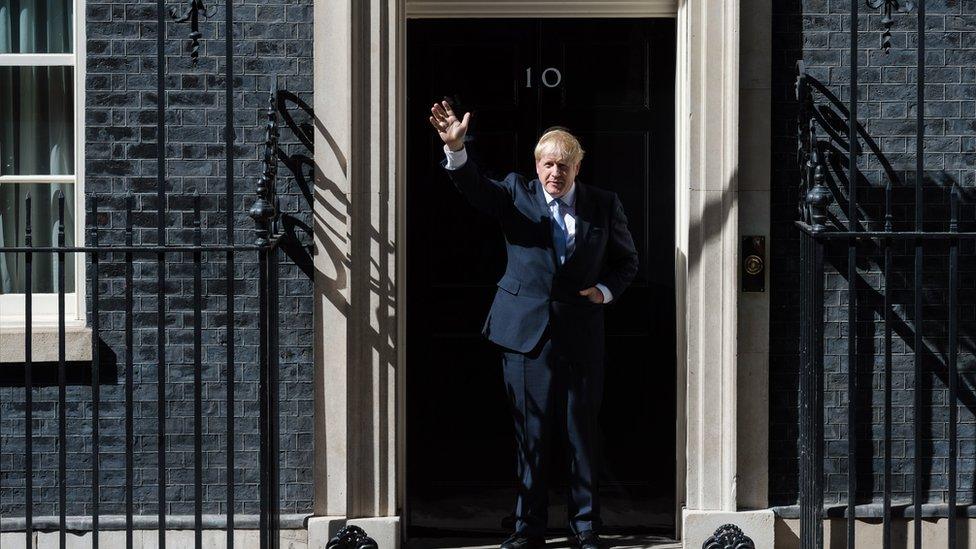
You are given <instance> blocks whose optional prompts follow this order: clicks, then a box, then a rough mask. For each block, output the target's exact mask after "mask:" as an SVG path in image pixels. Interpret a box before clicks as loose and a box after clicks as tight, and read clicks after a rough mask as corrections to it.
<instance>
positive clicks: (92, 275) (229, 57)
mask: <svg viewBox="0 0 976 549" xmlns="http://www.w3.org/2000/svg"><path fill="white" fill-rule="evenodd" d="M157 9H158V20H157V23H158V25H159V28H160V29H164V28H165V25H166V20H165V18H166V15H167V14H168V13H169V11H168V10H167V9H166V6H165V3H164V2H163V0H159V1H158V3H157ZM225 13H226V21H225V23H226V27H225V28H226V29H228V31H227V32H225V36H226V47H225V54H224V55H225V63H224V66H225V69H226V74H225V83H226V113H225V115H226V125H225V134H224V137H225V141H226V147H225V150H226V152H225V154H226V159H225V160H226V163H225V166H226V198H227V209H228V211H227V212H226V218H227V219H226V243H225V244H216V245H212V244H207V245H205V244H204V243H203V231H202V224H201V219H202V214H203V212H202V207H201V197H200V196H199V195H197V194H195V193H194V194H192V195H190V196H188V197H184V198H185V200H184V201H188V202H190V203H192V208H193V214H192V228H191V230H192V235H193V236H192V243H189V244H185V243H184V244H170V243H167V240H166V214H167V211H166V205H167V198H168V197H167V191H166V178H167V171H166V153H165V151H166V122H165V120H166V117H165V110H166V104H165V98H166V74H165V72H166V69H165V67H166V62H165V53H164V50H165V43H164V42H165V36H166V34H167V33H166V32H164V31H162V30H160V31H159V32H157V70H158V72H157V77H158V80H157V94H158V95H157V97H158V98H159V100H158V102H157V128H156V130H157V134H156V135H157V143H156V150H157V154H158V156H157V177H156V182H157V188H158V190H157V195H156V198H157V211H156V220H157V226H156V242H155V243H152V244H134V243H133V242H134V239H133V233H134V231H135V230H137V229H139V227H135V226H134V214H136V213H137V212H135V206H134V195H133V194H132V193H131V191H130V192H129V193H128V194H127V195H126V196H125V198H124V207H123V208H122V209H123V210H124V212H125V228H124V243H123V244H118V243H113V244H101V243H100V242H99V236H100V233H102V232H103V231H101V230H99V227H98V225H99V220H100V219H101V216H102V215H103V214H105V213H106V212H104V211H103V210H100V204H101V203H102V201H103V200H106V201H107V200H112V199H113V198H112V197H109V196H104V197H103V196H98V195H95V194H91V195H89V200H88V209H89V212H88V213H89V217H88V219H90V220H91V223H90V226H89V227H88V232H89V238H88V243H87V244H85V245H79V246H69V245H66V244H65V242H66V239H65V234H66V230H67V229H66V216H65V207H66V204H65V195H64V194H63V193H62V192H60V191H58V192H57V194H56V195H55V196H56V200H57V209H58V219H57V222H56V235H57V243H56V245H52V246H35V245H34V244H33V241H34V239H33V231H34V230H35V225H36V221H37V220H33V219H31V211H32V208H31V197H30V196H29V195H28V196H27V197H26V200H25V203H24V207H25V212H26V216H25V220H26V223H25V224H24V234H23V237H24V240H23V242H24V245H23V246H3V247H0V257H3V255H6V254H13V255H15V256H18V255H19V256H21V257H23V260H24V261H23V263H24V268H25V271H26V272H25V278H24V287H23V298H24V304H25V308H24V325H23V328H24V364H23V366H24V370H23V371H24V379H23V383H24V414H25V421H24V429H25V431H24V435H25V448H24V470H23V473H24V478H25V486H24V492H23V495H24V507H23V509H24V513H25V514H24V516H23V524H24V528H23V529H24V534H25V536H26V544H27V546H29V547H30V546H33V542H32V539H33V536H34V533H35V517H34V511H33V510H34V501H33V494H34V486H33V478H34V465H35V459H36V456H35V452H34V448H33V434H34V433H33V429H34V427H33V426H34V413H35V406H34V402H33V396H34V392H35V389H36V387H35V384H34V373H35V361H34V360H33V357H32V337H33V335H34V334H33V332H34V320H33V317H34V314H33V313H34V311H33V310H32V309H33V301H34V296H35V292H34V288H33V284H32V278H33V277H32V268H33V265H34V262H35V260H36V259H37V258H38V257H39V256H42V255H44V254H49V256H50V255H53V256H54V257H56V259H55V262H56V267H57V277H56V278H57V280H56V283H55V285H56V289H55V293H56V294H57V303H58V326H57V340H58V349H57V357H58V358H57V387H58V399H57V422H58V428H57V454H58V458H57V470H58V477H57V483H58V490H57V494H58V508H59V510H60V511H59V513H60V514H59V516H58V530H59V535H60V546H61V547H62V548H64V547H65V546H66V544H67V533H68V532H69V528H68V516H67V514H66V509H67V503H68V495H69V486H68V482H67V474H68V471H69V467H68V440H69V436H71V437H78V436H84V435H88V436H90V442H91V453H90V459H91V493H90V506H91V507H90V508H91V530H92V537H91V540H92V546H93V547H96V548H97V547H98V544H99V535H98V534H99V531H100V517H101V509H100V503H101V502H102V498H101V489H102V487H101V474H100V470H99V467H100V461H101V460H102V459H103V458H104V456H103V452H102V448H101V446H100V443H101V442H102V438H103V436H102V434H101V433H100V432H99V419H100V415H101V413H102V412H101V409H100V406H101V383H102V378H101V374H102V372H101V371H100V370H101V364H102V360H101V357H100V356H99V353H100V341H101V335H102V334H101V326H100V324H99V320H100V318H101V317H102V314H101V312H100V307H101V306H102V302H103V298H102V296H101V295H100V287H101V286H100V277H101V276H102V271H103V270H104V267H103V266H102V261H103V260H105V259H106V258H113V259H114V260H115V262H116V263H117V258H119V257H122V258H123V259H124V269H123V270H124V273H123V275H122V276H123V278H124V291H123V292H124V296H123V298H122V316H123V317H124V346H125V349H126V352H125V365H124V377H125V386H124V448H125V463H124V509H125V532H126V547H132V546H133V531H134V520H133V519H134V517H135V511H134V503H135V499H134V497H135V495H134V487H135V486H136V479H135V476H134V468H135V464H134V462H133V460H134V456H135V452H134V450H135V448H134V440H135V437H136V433H135V427H136V426H135V419H134V418H135V414H134V406H135V400H134V394H135V392H136V389H137V387H136V381H134V380H135V379H136V376H135V375H134V374H135V372H134V361H133V354H134V353H133V349H134V341H133V336H134V328H133V317H134V311H133V304H134V301H135V299H136V298H137V297H138V296H136V295H135V286H136V284H135V283H134V268H135V266H137V265H139V264H140V262H139V261H138V259H139V258H142V263H146V261H145V258H146V257H147V254H148V257H152V256H153V255H155V261H156V264H157V268H156V271H157V273H156V276H157V278H156V294H155V297H156V317H155V324H156V341H155V344H156V371H157V379H156V384H157V394H156V397H157V400H158V402H157V413H158V416H157V424H156V426H155V427H156V445H157V463H156V466H157V493H156V495H157V502H156V504H157V507H158V520H157V524H156V527H157V528H158V536H159V537H158V539H159V542H158V545H159V547H160V548H161V549H162V548H165V547H166V540H167V538H166V531H167V517H168V512H167V509H168V507H167V503H168V502H167V488H168V482H167V469H168V467H167V439H168V436H170V434H168V433H167V426H166V421H167V396H168V395H167V381H168V378H167V364H166V356H167V355H166V342H167V329H168V328H169V327H170V326H168V322H167V319H166V315H167V309H166V303H167V301H166V299H167V297H168V296H167V293H166V287H167V286H166V272H167V265H168V264H169V263H170V262H173V261H179V260H181V259H182V258H183V257H187V256H189V257H191V258H192V273H193V283H192V290H191V292H192V296H191V297H192V301H193V307H192V308H193V314H192V323H193V336H192V338H193V343H192V349H193V351H192V353H193V367H194V372H193V381H192V385H193V395H192V399H193V413H192V419H193V435H192V439H193V451H192V453H193V477H194V478H193V481H192V484H193V501H194V513H193V517H194V518H193V528H194V531H195V536H194V539H195V546H196V547H197V548H199V547H201V546H202V543H203V530H204V519H203V509H204V488H205V485H206V482H207V481H205V471H204V455H203V452H204V438H203V437H204V435H203V428H202V426H203V422H204V421H205V420H206V419H207V418H206V416H205V414H204V410H203V398H204V395H203V392H202V391H203V383H204V380H203V379H202V372H203V370H204V363H203V346H202V335H203V327H204V320H203V313H204V307H205V305H204V303H205V302H206V300H205V299H204V297H205V296H206V294H205V292H204V287H203V276H202V273H203V271H204V268H205V267H204V258H205V257H206V258H207V261H208V262H209V261H210V260H211V259H212V258H216V257H222V258H223V259H224V273H225V276H226V278H225V282H226V286H225V292H226V293H225V297H226V307H225V308H224V309H222V310H221V311H220V312H221V313H225V316H224V326H222V327H221V328H223V329H225V330H226V332H225V334H226V335H225V338H226V339H225V340H224V346H225V351H226V363H225V367H224V370H223V372H222V380H221V382H222V385H223V387H224V388H225V390H226V429H225V431H226V432H225V433H224V434H225V436H226V449H225V452H224V455H225V457H226V481H225V486H224V487H225V490H226V492H225V502H224V503H225V504H226V515H225V516H226V535H227V537H226V543H227V547H228V548H232V547H234V544H235V539H234V530H235V509H236V504H235V498H236V488H237V486H238V484H239V482H240V479H238V478H235V471H236V466H235V461H234V458H235V452H236V451H237V449H236V448H235V442H237V441H238V437H237V434H236V433H235V419H236V417H235V415H236V414H235V410H236V409H237V402H238V401H237V397H236V393H237V390H238V387H237V380H236V379H235V366H236V362H237V358H236V356H235V349H236V347H237V345H238V342H237V341H235V328H238V329H239V328H241V327H242V326H241V322H242V321H241V320H240V319H239V318H238V316H237V315H236V312H235V295H236V291H237V288H236V286H237V285H238V284H240V281H238V278H237V273H236V271H235V265H236V262H237V261H238V260H242V259H244V258H243V257H242V256H246V255H252V256H253V257H254V262H255V263H256V264H257V275H258V281H257V294H258V302H259V310H258V314H257V321H256V322H257V324H256V325H251V326H249V327H250V328H253V329H255V332H256V333H257V334H258V337H259V341H258V348H259V350H258V361H259V372H260V373H259V375H260V379H259V380H258V385H259V388H258V399H259V406H260V419H259V425H260V427H259V429H260V436H259V444H260V449H259V453H260V457H259V459H260V474H259V478H260V480H259V483H260V488H259V492H260V518H259V529H260V545H261V547H262V548H275V547H277V546H278V543H279V518H280V510H279V504H280V497H279V496H280V494H279V474H278V462H279V443H278V432H279V431H278V417H279V416H278V399H279V396H278V386H279V373H278V368H279V364H278V350H279V349H278V325H279V322H278V266H279V256H280V253H281V247H282V242H283V241H284V234H283V231H282V230H281V228H282V227H281V226H280V223H279V221H280V213H279V208H278V200H277V192H276V180H277V165H278V159H279V156H282V157H283V158H289V157H285V156H283V155H282V154H281V152H280V151H279V148H278V135H279V129H278V115H279V109H280V108H284V104H285V100H286V99H287V100H289V101H292V102H296V103H298V104H299V105H300V106H304V107H305V108H306V109H307V105H304V103H302V102H301V101H299V100H298V99H297V98H296V97H295V96H294V95H293V94H290V93H288V92H282V93H281V97H279V95H278V94H277V93H272V95H271V98H270V103H269V107H268V110H267V126H266V142H265V143H264V145H263V147H264V156H263V166H264V170H263V173H262V175H261V177H260V180H259V181H258V185H257V189H256V199H255V201H254V203H253V206H252V207H251V209H250V211H249V214H250V216H251V217H252V218H253V219H254V221H255V232H254V240H253V242H252V243H238V242H237V239H236V235H235V227H234V217H235V216H234V215H233V214H234V212H233V207H234V204H235V203H236V200H235V198H236V195H235V177H236V175H235V157H234V146H235V140H236V139H235V128H234V125H233V123H234V107H235V96H234V68H233V67H234V59H233V52H234V47H233V33H232V32H230V29H233V21H234V15H233V2H231V1H227V2H225ZM82 15H83V14H82ZM201 15H202V16H205V17H206V16H209V14H207V13H206V8H205V7H204V5H203V3H202V2H199V1H197V0H194V1H193V2H191V5H190V7H189V11H188V12H187V15H186V16H185V17H183V18H182V19H181V20H180V22H185V21H189V22H190V23H191V25H192V28H191V34H190V40H191V42H192V44H191V55H192V59H193V60H194V62H195V61H196V58H197V55H198V48H199V40H200V38H201V34H200V32H199V29H198V27H197V25H198V18H199V16H201ZM285 117H286V121H287V122H288V124H289V126H293V125H294V123H293V122H292V120H291V117H290V116H288V115H287V113H285ZM296 134H297V132H296ZM299 137H300V138H302V139H303V142H306V141H307V143H306V144H307V145H308V146H309V147H310V146H311V142H310V140H309V139H308V136H307V132H303V133H302V134H301V135H299ZM289 167H291V166H289ZM292 169H294V168H292ZM170 198H171V197H170ZM116 209H118V208H116ZM48 226H49V225H48ZM75 254H84V255H85V256H87V259H88V265H89V269H90V271H89V282H88V284H87V287H88V288H90V304H91V305H90V314H91V317H90V318H91V324H90V326H91V333H92V334H91V335H92V337H91V352H92V360H91V372H90V374H91V378H90V379H91V385H90V404H91V415H92V421H91V427H90V431H89V432H82V431H81V429H82V428H83V426H82V425H80V424H77V423H74V424H69V422H68V415H67V408H68V399H67V387H68V385H69V380H68V378H69V375H68V371H67V366H68V364H67V363H68V360H67V358H66V348H65V347H66V346H65V341H66V321H65V311H66V307H65V300H66V294H67V293H68V292H69V290H67V288H66V284H65V273H66V272H67V270H68V268H69V264H70V263H72V262H73V260H72V261H71V262H69V260H68V257H69V256H72V257H75ZM170 297H171V296H170ZM0 312H2V311H0ZM251 316H252V315H251V314H248V315H247V316H246V318H251ZM5 435H10V433H5ZM251 450H258V449H254V448H251ZM4 473H10V471H3V470H0V478H2V476H3V474H4ZM179 480H180V481H181V483H182V481H183V479H179ZM77 499H78V498H77V497H75V498H73V500H77ZM4 518H5V519H6V520H9V519H10V518H11V517H4ZM18 520H19V517H18ZM73 529H77V528H73Z"/></svg>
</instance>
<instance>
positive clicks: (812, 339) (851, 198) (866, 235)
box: [796, 0, 976, 549]
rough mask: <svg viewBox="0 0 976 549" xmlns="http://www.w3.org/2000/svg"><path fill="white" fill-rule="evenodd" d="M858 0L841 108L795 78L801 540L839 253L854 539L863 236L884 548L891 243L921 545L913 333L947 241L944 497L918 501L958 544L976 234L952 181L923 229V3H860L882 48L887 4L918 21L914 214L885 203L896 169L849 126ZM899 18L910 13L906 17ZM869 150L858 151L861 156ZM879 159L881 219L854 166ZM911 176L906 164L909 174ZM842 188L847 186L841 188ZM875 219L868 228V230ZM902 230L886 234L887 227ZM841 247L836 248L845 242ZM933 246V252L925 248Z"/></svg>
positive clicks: (817, 441) (918, 345)
mask: <svg viewBox="0 0 976 549" xmlns="http://www.w3.org/2000/svg"><path fill="white" fill-rule="evenodd" d="M859 4H860V2H859V0H855V1H853V2H851V14H850V24H849V27H848V28H849V29H850V54H851V55H850V82H849V84H850V93H849V98H848V100H847V102H846V105H845V104H844V103H843V102H842V101H841V100H839V99H838V98H837V96H836V95H834V94H833V93H831V91H830V90H829V89H828V88H827V86H825V85H824V84H823V83H821V82H820V81H819V80H817V79H816V78H814V76H812V75H811V74H809V73H808V72H807V70H806V69H805V67H804V66H803V64H802V63H800V64H799V76H798V78H797V83H796V94H797V101H798V103H799V118H798V126H797V127H798V136H797V138H798V143H799V150H798V160H799V163H800V169H801V179H800V187H799V191H800V193H799V201H798V216H799V219H798V221H797V222H796V226H797V227H798V228H799V230H800V233H801V241H800V245H801V266H802V267H801V268H802V273H803V276H802V280H801V292H802V300H801V308H802V313H801V314H802V321H801V322H802V325H801V337H800V370H799V375H800V380H799V393H800V394H799V398H800V400H799V406H800V417H799V419H800V440H799V458H800V478H799V497H800V502H799V503H800V540H801V547H803V548H804V549H814V548H817V549H819V548H821V547H823V520H824V517H825V507H824V493H825V484H824V482H825V479H824V405H825V403H824V389H825V388H824V276H825V269H824V265H825V255H826V254H831V255H835V256H840V257H843V256H844V255H845V254H844V252H845V251H846V264H847V265H846V266H847V270H846V273H843V274H844V275H845V276H846V279H847V294H848V303H847V318H846V321H847V333H846V343H847V371H846V373H845V374H846V396H847V402H846V407H847V409H846V412H847V413H846V416H847V425H846V427H847V433H846V438H847V449H846V464H847V479H846V480H847V482H846V505H845V506H844V507H845V508H844V509H843V510H839V511H840V512H839V514H838V515H833V516H840V517H844V518H846V519H847V531H846V534H847V536H846V537H847V547H859V545H857V540H856V538H855V533H854V532H855V518H856V517H857V516H858V509H857V507H856V504H857V501H856V495H857V493H858V488H859V486H858V476H857V463H858V460H859V459H862V460H863V456H859V455H858V452H859V446H861V445H859V444H857V443H856V441H858V440H860V439H862V438H863V437H866V436H867V437H870V436H871V435H870V433H867V434H865V433H864V432H863V431H864V429H863V428H859V425H858V417H859V416H858V413H859V410H858V400H859V399H858V393H859V391H860V389H861V388H860V387H859V385H858V383H859V371H858V370H859V365H858V356H859V350H858V348H857V345H858V337H857V332H856V330H857V324H858V318H857V309H858V306H859V304H858V299H857V297H858V287H857V284H858V283H857V281H858V276H859V275H858V270H857V265H858V259H859V257H863V256H860V255H859V245H861V246H864V245H865V244H870V245H871V246H872V247H874V248H876V249H878V250H880V252H881V254H882V255H883V257H884V260H883V267H882V270H883V273H882V280H883V288H884V290H883V304H882V307H883V313H882V314H881V315H880V316H881V322H883V329H884V344H883V355H884V358H883V360H884V366H883V368H884V369H883V372H882V375H881V379H882V383H881V387H880V390H881V391H882V392H883V404H882V406H883V414H884V417H883V440H882V441H881V448H882V452H883V458H882V467H883V472H882V475H881V479H882V489H883V502H882V504H881V518H882V520H883V547H885V548H886V549H887V548H889V547H891V544H892V515H893V511H892V509H893V505H892V491H893V488H892V399H893V388H892V330H893V326H894V320H895V319H894V318H893V308H894V301H893V295H892V286H893V283H892V277H893V275H894V273H895V272H896V271H895V264H894V261H893V251H894V248H895V246H899V247H901V246H906V245H907V246H911V247H912V248H913V252H914V253H913V273H912V278H913V279H914V287H913V288H912V291H913V294H914V295H913V307H912V313H911V314H912V324H913V329H914V333H913V334H912V336H911V337H912V338H913V343H914V345H913V349H912V352H913V354H914V357H913V370H914V379H915V380H916V383H915V387H914V388H906V389H900V390H902V391H907V390H912V391H913V395H912V411H913V413H914V416H913V418H914V419H913V421H914V425H913V433H912V442H913V448H914V455H913V456H911V457H912V458H913V471H912V473H913V475H914V483H913V485H912V501H911V502H910V504H909V505H908V506H907V507H906V508H903V509H900V510H899V513H900V515H901V516H903V517H906V518H911V519H912V520H913V521H914V524H913V526H914V547H916V548H919V547H922V536H921V534H922V528H921V519H922V516H923V509H922V504H923V499H924V498H925V494H924V493H923V484H922V483H923V480H924V478H925V473H924V472H923V471H922V463H923V460H924V459H926V458H927V457H928V456H924V455H922V448H923V447H924V446H923V444H922V435H923V433H922V423H923V420H922V419H920V416H922V414H921V413H920V412H921V410H922V407H923V400H922V399H923V396H924V391H926V388H924V387H923V386H922V384H921V383H920V382H919V380H920V379H921V378H922V376H923V373H924V367H923V357H922V355H923V350H924V347H923V336H924V335H925V334H924V328H925V326H926V324H925V323H924V322H923V316H922V312H923V307H924V306H925V297H924V295H923V287H922V279H923V259H924V258H925V256H926V253H927V250H930V249H931V248H932V247H933V246H941V247H947V248H948V276H947V280H946V281H945V282H946V284H947V288H946V295H947V305H948V306H947V318H944V319H933V320H944V321H945V322H946V323H947V339H948V342H947V344H948V351H947V353H946V362H947V380H946V390H947V392H948V433H947V438H948V467H947V470H946V472H945V475H946V479H945V485H946V488H947V492H948V494H947V496H948V502H947V505H944V506H933V507H935V509H932V508H930V509H927V510H925V513H926V515H927V516H943V517H945V518H947V526H946V527H947V533H946V538H947V540H948V547H950V548H954V547H956V542H957V532H956V530H957V525H956V521H957V516H958V508H957V488H956V486H957V481H958V472H957V462H958V448H959V440H958V433H957V425H956V423H957V417H958V416H957V413H958V411H957V401H958V378H959V373H958V364H957V360H958V342H959V322H958V317H959V297H958V292H959V251H960V244H961V243H963V242H967V241H973V240H976V232H966V231H960V219H959V201H960V189H959V187H958V185H957V184H955V183H953V184H952V187H951V189H950V190H949V197H948V202H949V212H948V229H947V230H937V231H933V230H926V228H925V226H924V225H923V223H924V222H925V218H924V217H925V216H924V213H925V203H924V197H923V178H924V173H925V172H924V165H925V147H924V144H925V125H924V115H925V5H924V2H919V3H914V2H905V1H898V0H867V5H868V6H869V7H871V8H875V9H879V10H882V14H883V15H882V24H883V32H882V37H881V47H882V49H883V50H884V51H886V52H887V51H888V49H890V47H891V34H890V28H891V26H892V17H893V16H894V15H893V14H894V13H895V12H902V13H907V12H910V11H913V10H914V15H915V17H916V18H917V19H916V23H917V27H916V29H917V30H916V32H917V36H918V43H917V61H916V69H917V70H916V71H915V74H916V75H917V82H916V90H915V99H916V105H918V108H917V109H916V111H917V112H916V139H915V145H916V150H915V170H914V174H913V177H914V219H913V220H901V219H895V217H894V215H893V209H892V201H893V198H892V195H893V189H894V188H896V187H900V186H903V185H902V181H901V178H900V176H899V173H898V172H897V171H896V170H895V169H893V168H892V165H891V163H890V162H889V161H888V159H887V158H886V157H885V155H884V154H883V151H882V150H881V149H880V147H879V146H878V144H877V143H876V142H875V141H874V140H873V139H872V138H871V136H870V135H868V133H867V132H866V131H865V128H864V127H863V126H862V125H861V124H860V123H859V122H858V90H859V88H858V56H857V55H856V52H858V48H859V46H858V33H857V30H858V24H857V23H858V8H859ZM904 16H905V17H908V15H904ZM866 153H868V154H866ZM869 158H870V159H873V161H876V162H877V166H878V167H879V168H880V170H879V173H880V175H881V177H883V179H884V194H883V199H882V201H883V207H884V211H883V221H876V220H873V219H869V218H868V217H869V216H868V215H866V214H865V213H864V212H863V211H862V206H863V205H862V204H860V203H859V191H860V189H859V188H858V186H859V184H863V182H864V179H863V177H862V176H861V172H860V168H861V167H862V166H863V165H864V163H865V162H867V160H868V159H869ZM909 173H910V172H909ZM844 191H846V194H845V193H844ZM841 200H846V206H847V208H846V210H847V211H846V220H844V219H842V218H841V217H842V215H843V213H844V212H843V209H842V208H836V207H835V208H832V206H833V204H834V203H835V202H838V203H839V202H840V201H841ZM872 224H874V225H875V226H871V225H872ZM896 226H898V227H901V228H900V229H899V230H896V229H895V227H896ZM845 248H846V250H845ZM929 253H931V252H929Z"/></svg>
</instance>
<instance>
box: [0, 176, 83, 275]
mask: <svg viewBox="0 0 976 549" xmlns="http://www.w3.org/2000/svg"><path fill="white" fill-rule="evenodd" d="M59 189H60V190H61V192H63V193H64V237H65V238H64V240H65V244H66V245H68V246H73V245H74V242H75V228H74V227H75V216H74V210H75V208H74V204H75V201H74V197H75V189H74V185H71V184H67V185H64V184H44V183H40V184H11V183H7V184H2V183H0V247H2V246H26V242H25V240H24V236H25V231H26V228H27V206H26V202H25V199H26V198H27V194H28V193H30V197H31V235H32V236H33V244H34V246H56V245H57V243H58V199H57V194H56V193H57V191H58V190H59ZM72 256H73V254H67V255H66V256H65V273H64V275H65V277H64V279H65V292H68V293H71V292H73V291H74V287H75V269H74V258H73V257H72ZM57 269H58V259H57V254H53V253H36V254H34V257H33V261H32V267H31V270H32V272H31V275H32V276H31V278H32V279H33V285H34V286H33V288H32V290H33V292H34V293H37V294H45V293H55V292H57V289H58V270H57ZM26 273H27V270H26V269H25V256H24V254H23V253H12V252H7V253H2V252H0V294H10V293H23V292H24V288H25V277H26Z"/></svg>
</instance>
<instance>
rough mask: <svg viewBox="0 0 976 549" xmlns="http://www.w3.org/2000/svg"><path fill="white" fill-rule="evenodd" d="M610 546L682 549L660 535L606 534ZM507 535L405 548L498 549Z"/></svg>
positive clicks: (416, 541)
mask: <svg viewBox="0 0 976 549" xmlns="http://www.w3.org/2000/svg"><path fill="white" fill-rule="evenodd" d="M601 537H602V538H603V539H604V540H606V541H607V542H608V543H607V546H608V547H613V548H620V549H644V548H647V549H680V548H681V547H682V545H681V542H680V541H675V540H673V539H668V538H662V537H659V536H625V535H605V536H601ZM504 539H505V536H500V537H492V538H481V537H479V538H473V537H464V538H412V539H410V541H408V542H407V543H406V544H405V545H404V549H498V545H499V544H500V543H501V542H502V541H503V540H504ZM576 547H577V545H576V544H575V543H574V542H571V541H570V540H569V538H566V537H558V538H547V540H546V549H569V548H574V549H575V548H576Z"/></svg>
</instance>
